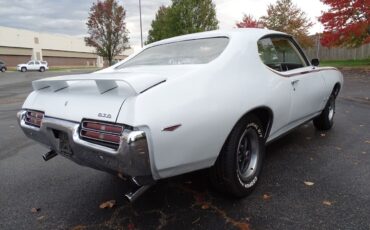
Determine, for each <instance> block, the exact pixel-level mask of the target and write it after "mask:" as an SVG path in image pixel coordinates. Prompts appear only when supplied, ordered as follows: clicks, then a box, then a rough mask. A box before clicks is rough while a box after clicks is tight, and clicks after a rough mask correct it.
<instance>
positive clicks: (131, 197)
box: [42, 150, 151, 203]
mask: <svg viewBox="0 0 370 230" xmlns="http://www.w3.org/2000/svg"><path fill="white" fill-rule="evenodd" d="M57 155H58V154H57V153H56V152H55V151H54V150H50V151H49V152H47V153H44V154H43V155H42V158H43V159H44V161H48V160H50V159H52V158H54V157H56V156H57ZM132 182H133V184H134V188H133V189H132V190H131V191H129V192H127V193H126V194H125V198H126V199H127V200H128V201H129V202H130V203H132V202H134V201H135V200H137V198H139V197H140V196H141V195H142V194H143V193H144V192H145V191H146V190H148V189H149V188H150V187H151V185H143V186H141V185H139V183H138V182H137V181H136V180H135V178H132Z"/></svg>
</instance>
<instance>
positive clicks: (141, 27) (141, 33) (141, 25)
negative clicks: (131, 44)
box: [139, 0, 143, 48]
mask: <svg viewBox="0 0 370 230" xmlns="http://www.w3.org/2000/svg"><path fill="white" fill-rule="evenodd" d="M139 11H140V37H141V48H143V22H142V20H141V0H139Z"/></svg>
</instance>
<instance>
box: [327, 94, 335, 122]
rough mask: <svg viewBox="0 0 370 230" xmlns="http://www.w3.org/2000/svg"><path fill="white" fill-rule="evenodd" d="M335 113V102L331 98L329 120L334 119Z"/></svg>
mask: <svg viewBox="0 0 370 230" xmlns="http://www.w3.org/2000/svg"><path fill="white" fill-rule="evenodd" d="M334 113H335V104H334V100H333V99H331V100H330V104H329V114H328V118H329V121H331V120H333V118H334Z"/></svg>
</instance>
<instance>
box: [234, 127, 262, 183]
mask: <svg viewBox="0 0 370 230" xmlns="http://www.w3.org/2000/svg"><path fill="white" fill-rule="evenodd" d="M258 153H259V145H258V134H257V132H256V131H255V130H254V129H253V128H247V129H246V130H244V132H243V134H242V135H241V137H240V139H239V143H238V148H237V165H238V174H239V176H240V178H241V179H242V180H243V181H247V180H249V179H250V178H251V177H252V176H253V175H254V174H255V172H256V170H257V162H258V156H259V154H258Z"/></svg>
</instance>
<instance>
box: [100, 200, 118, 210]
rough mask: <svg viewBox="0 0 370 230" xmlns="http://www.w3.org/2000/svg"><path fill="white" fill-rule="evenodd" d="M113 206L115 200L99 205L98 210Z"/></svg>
mask: <svg viewBox="0 0 370 230" xmlns="http://www.w3.org/2000/svg"><path fill="white" fill-rule="evenodd" d="M115 205H116V201H115V200H109V201H106V202H103V203H101V204H100V206H99V208H101V209H106V208H113V207H114V206H115Z"/></svg>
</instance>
